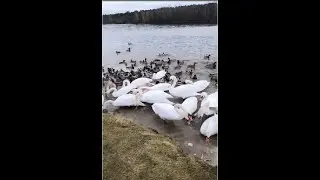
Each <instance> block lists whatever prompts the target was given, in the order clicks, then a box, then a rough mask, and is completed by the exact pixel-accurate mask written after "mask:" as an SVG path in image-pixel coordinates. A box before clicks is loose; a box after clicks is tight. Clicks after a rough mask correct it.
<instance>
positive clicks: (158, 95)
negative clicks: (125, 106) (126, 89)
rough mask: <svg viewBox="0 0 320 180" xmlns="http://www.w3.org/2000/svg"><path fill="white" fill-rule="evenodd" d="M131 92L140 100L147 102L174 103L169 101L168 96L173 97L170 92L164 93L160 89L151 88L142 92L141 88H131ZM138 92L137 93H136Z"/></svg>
mask: <svg viewBox="0 0 320 180" xmlns="http://www.w3.org/2000/svg"><path fill="white" fill-rule="evenodd" d="M132 92H133V94H136V95H137V96H139V98H140V100H141V101H142V102H147V103H150V104H153V103H167V104H171V105H172V104H174V103H173V102H171V101H169V100H168V98H173V97H172V96H171V95H170V94H168V93H165V92H163V91H161V90H151V91H147V92H146V93H143V92H142V90H141V89H134V90H132ZM138 92H139V93H138Z"/></svg>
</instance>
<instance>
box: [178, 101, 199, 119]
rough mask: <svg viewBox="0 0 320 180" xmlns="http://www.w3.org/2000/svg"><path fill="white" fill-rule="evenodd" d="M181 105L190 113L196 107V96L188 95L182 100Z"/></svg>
mask: <svg viewBox="0 0 320 180" xmlns="http://www.w3.org/2000/svg"><path fill="white" fill-rule="evenodd" d="M181 105H182V107H183V108H184V109H185V110H186V111H187V112H188V113H189V114H190V115H192V114H193V113H194V112H195V111H196V110H197V108H198V99H197V98H196V97H189V98H187V99H186V100H184V101H183V103H182V104H181Z"/></svg>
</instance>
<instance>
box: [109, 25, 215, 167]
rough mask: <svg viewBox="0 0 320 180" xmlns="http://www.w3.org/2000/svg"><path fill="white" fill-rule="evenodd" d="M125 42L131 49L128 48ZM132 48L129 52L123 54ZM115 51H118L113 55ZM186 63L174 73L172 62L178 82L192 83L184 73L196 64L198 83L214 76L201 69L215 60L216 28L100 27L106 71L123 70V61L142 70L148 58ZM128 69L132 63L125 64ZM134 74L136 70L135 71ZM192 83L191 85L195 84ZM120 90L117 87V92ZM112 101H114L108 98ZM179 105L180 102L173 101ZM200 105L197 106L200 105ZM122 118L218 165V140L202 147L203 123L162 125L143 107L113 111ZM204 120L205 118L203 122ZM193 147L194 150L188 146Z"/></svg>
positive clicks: (211, 84) (210, 90)
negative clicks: (131, 60) (187, 81)
mask: <svg viewBox="0 0 320 180" xmlns="http://www.w3.org/2000/svg"><path fill="white" fill-rule="evenodd" d="M128 42H130V43H132V45H128ZM128 47H131V48H132V49H131V52H126V51H125V50H126V49H127V48H128ZM115 51H121V53H120V54H119V55H116V53H115ZM162 52H164V53H168V54H169V55H170V56H166V57H158V56H157V55H158V54H159V53H162ZM206 54H211V58H210V60H204V59H203V56H204V55H206ZM168 57H170V58H171V59H179V60H185V63H184V65H183V66H182V68H181V69H178V70H176V69H174V67H175V66H176V65H177V62H172V63H171V65H170V66H169V70H168V71H169V72H170V73H171V74H172V75H173V74H174V73H175V72H178V71H183V75H182V77H181V80H185V79H191V78H190V77H189V76H188V75H187V74H186V73H185V71H186V69H187V65H191V64H193V62H197V64H196V67H195V70H194V72H195V73H196V75H197V78H198V79H197V80H208V81H210V78H209V76H208V75H209V73H217V71H216V70H212V69H207V68H205V67H204V66H205V65H206V64H208V63H211V62H213V61H216V60H217V27H216V26H154V25H104V26H103V64H104V65H105V67H113V68H115V69H123V70H125V71H129V70H127V69H126V67H125V65H124V64H119V62H120V61H122V60H123V59H125V60H126V61H127V62H129V61H130V59H133V60H136V61H137V67H135V68H139V67H143V66H142V65H141V64H140V63H139V61H141V60H143V59H144V58H147V61H148V62H150V60H154V59H155V58H158V59H163V60H165V61H167V58H168ZM128 65H131V63H128ZM135 70H136V69H135ZM197 80H192V81H197ZM119 88H120V87H117V89H119ZM216 90H217V87H215V86H214V82H211V83H210V85H209V87H208V88H207V89H205V90H204V91H205V92H207V93H208V94H210V93H213V92H215V91H216ZM110 99H114V98H110ZM174 101H175V102H179V103H181V102H182V100H181V99H175V100H174ZM200 103H201V101H199V102H198V104H200ZM114 113H116V114H120V115H122V116H124V117H128V118H131V119H132V120H133V121H134V122H136V123H138V124H141V125H143V126H145V127H147V128H152V129H155V130H157V131H158V132H161V133H164V134H167V135H169V136H170V137H172V138H173V139H175V140H176V141H177V142H178V143H179V144H180V145H181V147H182V148H183V150H184V152H186V153H187V154H189V155H195V156H197V157H199V158H201V157H203V159H204V160H205V159H209V160H210V161H207V162H208V163H209V164H211V165H217V139H216V136H213V137H211V138H210V139H211V140H210V144H209V146H206V145H205V137H204V136H202V135H201V134H200V126H201V124H202V121H201V120H199V119H194V121H193V122H192V124H191V126H189V125H187V124H186V122H185V121H184V120H181V121H170V122H169V123H167V124H164V123H163V120H161V119H160V118H159V117H158V116H157V115H156V114H155V113H154V112H153V111H152V108H151V106H150V105H148V106H146V107H139V108H137V109H135V108H120V109H117V110H115V111H114ZM205 119H206V118H204V120H205ZM188 143H192V144H193V146H188Z"/></svg>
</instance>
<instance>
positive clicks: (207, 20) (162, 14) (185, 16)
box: [103, 3, 217, 24]
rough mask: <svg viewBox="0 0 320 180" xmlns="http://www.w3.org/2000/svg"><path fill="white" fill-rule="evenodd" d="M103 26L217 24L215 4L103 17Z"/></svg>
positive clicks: (166, 8)
mask: <svg viewBox="0 0 320 180" xmlns="http://www.w3.org/2000/svg"><path fill="white" fill-rule="evenodd" d="M103 24H217V3H209V4H204V5H189V6H179V7H173V8H172V7H165V8H159V9H153V10H143V11H134V12H126V13H118V14H111V15H103Z"/></svg>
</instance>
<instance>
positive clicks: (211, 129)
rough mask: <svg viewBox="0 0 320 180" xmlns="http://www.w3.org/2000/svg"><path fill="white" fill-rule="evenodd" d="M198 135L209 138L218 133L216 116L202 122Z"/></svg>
mask: <svg viewBox="0 0 320 180" xmlns="http://www.w3.org/2000/svg"><path fill="white" fill-rule="evenodd" d="M200 133H201V134H203V135H205V136H207V137H210V136H212V135H215V134H217V133H218V116H217V115H214V116H212V117H210V118H208V119H207V120H205V121H204V122H203V124H202V125H201V127H200Z"/></svg>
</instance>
